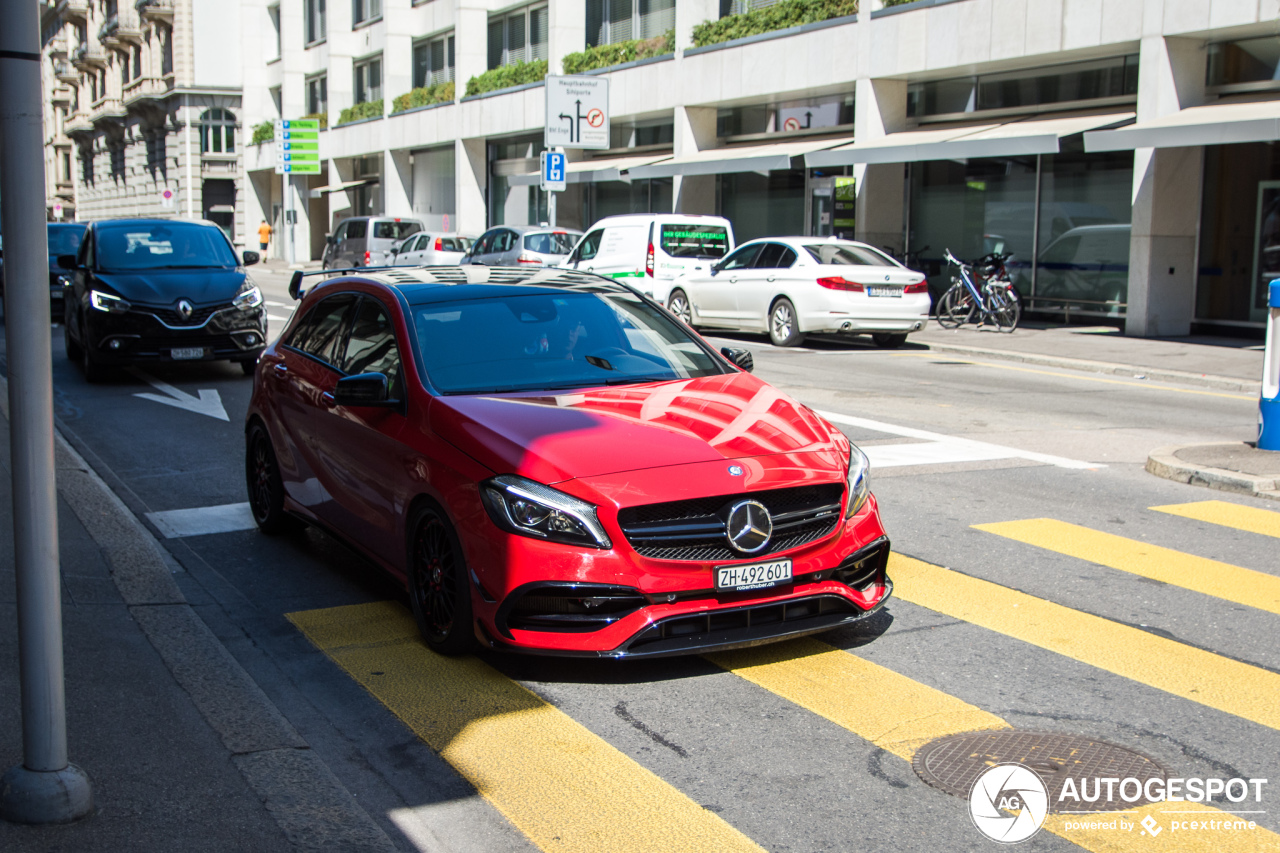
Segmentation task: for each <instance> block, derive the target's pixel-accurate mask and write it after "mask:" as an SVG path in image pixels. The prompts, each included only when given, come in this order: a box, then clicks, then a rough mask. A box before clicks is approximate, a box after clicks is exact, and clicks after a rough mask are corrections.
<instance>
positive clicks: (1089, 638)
mask: <svg viewBox="0 0 1280 853" xmlns="http://www.w3.org/2000/svg"><path fill="white" fill-rule="evenodd" d="M889 574H890V576H891V577H892V578H893V581H894V594H895V595H897V596H898V597H899V598H901V599H902V600H903V601H908V602H911V603H912V604H918V605H920V606H921V607H927V608H928V609H930V610H933V611H936V612H938V613H942V614H945V615H947V616H951V617H952V618H955V619H962V620H964V621H965V622H969V623H971V624H973V625H977V626H978V627H980V628H986V629H988V630H991V631H995V632H996V633H998V634H1004V635H1005V636H1007V637H1013V638H1014V639H1017V640H1022V641H1023V642H1026V643H1030V644H1031V645H1033V646H1039V647H1040V648H1042V649H1047V650H1048V651H1051V652H1056V653H1057V654H1060V655H1064V656H1065V657H1069V658H1072V659H1073V660H1077V661H1080V662H1081V663H1086V664H1088V665H1090V666H1095V667H1098V668H1099V669H1103V670H1106V671H1107V672H1111V673H1114V674H1116V675H1119V676H1123V677H1124V678H1128V679H1131V680H1133V681H1136V682H1138V683H1139V684H1146V685H1148V686H1150V687H1154V688H1156V689H1157V690H1163V691H1165V692H1166V693H1171V694H1173V695H1174V696H1178V697H1180V698H1183V699H1189V700H1190V701H1192V702H1196V703H1198V704H1201V705H1205V706H1207V707H1209V708H1214V709H1216V710H1219V711H1222V712H1224V713H1227V714H1233V715H1235V716H1237V717H1240V718H1242V719H1245V720H1249V721H1250V722H1254V723H1257V724H1259V725H1262V726H1267V727H1268V728H1272V729H1280V702H1277V701H1276V697H1277V696H1280V675H1277V674H1276V673H1273V672H1268V671H1267V670H1265V669H1259V668H1258V667H1255V666H1250V665H1248V664H1245V663H1240V662H1239V661H1234V660H1231V659H1230V658H1226V657H1222V656H1221V655H1216V654H1213V653H1212V652H1206V651H1203V650H1201V649H1197V648H1195V647H1193V646H1188V645H1186V644H1184V643H1179V642H1177V641H1176V640H1169V639H1165V638H1164V637H1160V636H1157V635H1155V634H1151V633H1148V632H1147V631H1143V630H1141V629H1139V628H1130V627H1129V626H1127V625H1121V624H1119V623H1118V622H1112V621H1111V620H1109V619H1103V618H1102V617H1101V616H1093V615H1091V614H1088V613H1081V612H1080V611H1078V610H1072V609H1071V608H1069V607H1065V606H1063V605H1061V604H1055V603H1053V602H1051V601H1046V600H1044V599H1042V598H1036V597H1035V596H1033V595H1028V594H1027V593H1025V592H1019V591H1017V590H1014V589H1009V588H1008V587H1004V586H1000V585H999V584H995V583H991V582H990V581H985V580H982V579H981V578H975V577H970V576H969V575H964V574H961V573H960V572H954V571H951V570H950V569H945V568H942V567H941V566H935V565H932V564H931V563H926V562H923V561H921V560H916V559H913V558H911V557H904V556H902V555H901V554H891V555H890V556H889Z"/></svg>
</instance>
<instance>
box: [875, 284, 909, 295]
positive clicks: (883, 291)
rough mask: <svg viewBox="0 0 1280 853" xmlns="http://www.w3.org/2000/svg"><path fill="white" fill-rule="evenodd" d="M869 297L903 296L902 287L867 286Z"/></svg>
mask: <svg viewBox="0 0 1280 853" xmlns="http://www.w3.org/2000/svg"><path fill="white" fill-rule="evenodd" d="M867 296H902V288H901V287H883V286H881V287H877V286H876V285H874V284H872V285H868V286H867Z"/></svg>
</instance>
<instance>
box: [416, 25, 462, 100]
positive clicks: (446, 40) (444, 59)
mask: <svg viewBox="0 0 1280 853" xmlns="http://www.w3.org/2000/svg"><path fill="white" fill-rule="evenodd" d="M452 79H453V36H452V35H449V36H441V37H439V38H434V39H429V40H425V41H421V42H419V43H418V44H416V45H414V47H413V87H414V88H415V89H420V88H422V87H423V86H434V85H436V84H437V83H448V82H449V81H451V80H452Z"/></svg>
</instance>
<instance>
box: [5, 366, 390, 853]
mask: <svg viewBox="0 0 1280 853" xmlns="http://www.w3.org/2000/svg"><path fill="white" fill-rule="evenodd" d="M7 398H8V387H7V384H6V383H5V381H4V379H3V378H0V414H2V415H4V417H3V418H0V772H2V770H4V769H8V768H9V767H11V766H13V765H15V764H18V763H20V762H21V760H22V726H21V712H20V708H21V706H20V694H19V683H20V681H19V673H18V636H17V605H16V602H15V599H16V595H15V574H14V563H13V523H12V518H13V511H12V474H11V469H10V467H9V422H8V419H7V416H8V407H7ZM56 451H57V469H58V471H57V477H58V522H59V530H58V544H59V549H60V552H61V566H62V591H63V636H64V638H65V639H64V646H65V651H64V658H65V662H66V664H65V668H66V695H67V711H68V713H67V717H68V720H67V728H68V745H69V758H70V760H71V761H72V763H74V764H76V765H77V766H79V767H80V768H81V769H83V770H84V771H85V772H86V773H87V774H88V775H89V778H90V780H91V783H92V786H93V796H94V805H95V809H94V812H93V814H91V815H90V816H89V817H87V818H85V819H84V820H81V821H79V822H77V823H74V824H69V825H64V826H42V827H41V826H21V825H16V824H11V823H7V822H5V821H2V820H0V850H4V851H6V853H37V851H39V853H44V851H51V850H75V851H78V853H84V852H85V851H103V853H118V851H124V850H128V851H157V853H171V851H179V850H180V851H184V853H186V851H205V850H207V851H211V853H212V851H218V853H221V851H256V850H272V851H276V850H340V851H390V850H393V849H395V848H394V846H393V844H392V842H391V841H390V839H388V838H387V836H386V835H385V834H384V833H383V832H382V830H381V829H380V828H379V827H378V826H377V825H376V824H375V823H374V822H373V821H372V819H371V818H370V817H369V816H368V815H367V814H366V813H365V812H364V811H362V810H361V809H360V808H359V806H358V805H357V804H356V802H355V801H354V800H353V799H352V797H351V795H350V794H349V793H348V792H347V791H346V789H345V788H343V786H342V785H341V783H340V782H339V781H338V779H337V778H336V777H335V776H334V775H333V774H332V772H331V771H330V770H329V769H328V767H326V766H325V765H324V763H323V762H322V761H321V760H320V759H319V758H318V757H317V756H316V755H315V753H314V752H312V751H311V750H310V749H309V748H308V745H307V743H306V742H305V741H304V740H303V739H302V737H301V736H300V735H299V734H298V733H297V732H296V731H295V730H294V728H293V726H292V725H290V723H289V722H288V721H287V720H285V719H284V717H283V716H281V715H280V713H279V711H278V710H277V709H276V708H275V706H274V705H272V704H271V702H270V700H269V699H267V697H266V696H265V695H264V694H263V693H262V691H261V689H260V688H259V687H258V686H257V685H256V684H255V683H254V682H253V681H252V679H250V678H249V676H248V674H247V673H245V671H244V670H243V669H242V668H241V667H240V665H239V664H238V663H237V662H236V660H235V658H233V657H232V656H231V654H230V653H229V652H228V651H227V650H226V648H225V647H224V646H223V645H222V643H221V642H220V641H219V640H218V638H217V637H216V636H215V635H214V634H213V633H212V631H210V630H209V628H208V627H207V626H206V625H205V624H204V622H203V621H202V620H201V619H200V617H199V616H198V615H196V614H195V612H194V611H193V610H192V609H191V607H190V606H189V605H188V604H187V602H186V600H185V599H184V598H183V596H182V593H181V591H180V590H179V589H178V586H177V584H176V583H175V582H174V579H173V577H172V574H171V571H170V565H174V566H176V564H175V563H172V560H171V558H168V555H167V554H166V553H165V552H164V551H163V549H161V548H160V547H159V545H158V544H157V543H156V542H155V540H154V539H153V538H152V537H151V535H150V533H148V532H147V530H146V528H145V527H143V526H142V525H141V524H140V523H139V522H138V521H137V519H136V518H134V516H133V515H132V514H131V513H130V512H129V511H128V509H127V508H126V507H125V506H124V505H123V504H122V503H120V501H119V500H118V499H117V498H116V497H115V495H114V494H112V493H111V492H110V490H109V489H108V488H107V487H106V485H105V484H104V483H103V482H102V481H101V480H100V479H99V478H98V477H97V476H96V474H94V473H93V472H92V471H91V470H90V469H89V467H88V465H87V464H86V463H85V462H84V460H83V459H81V458H80V457H79V456H78V455H77V454H76V453H75V452H74V451H73V450H72V449H71V448H70V446H69V445H67V444H66V442H64V441H62V440H61V438H60V437H59V438H57V441H56Z"/></svg>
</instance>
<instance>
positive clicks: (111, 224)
mask: <svg viewBox="0 0 1280 853" xmlns="http://www.w3.org/2000/svg"><path fill="white" fill-rule="evenodd" d="M58 261H59V263H61V264H62V265H63V266H65V267H69V268H72V273H71V278H72V285H71V288H70V289H69V290H68V291H67V298H66V300H65V302H66V305H65V315H64V316H65V320H66V325H67V329H66V343H67V357H68V358H70V359H72V360H73V361H79V362H81V364H82V365H83V366H84V373H85V378H86V379H88V380H89V381H90V382H94V381H97V380H98V379H100V378H101V376H102V373H103V370H104V368H105V367H106V366H107V365H123V364H133V363H137V362H171V361H214V360H230V361H236V362H239V363H240V366H241V368H242V369H243V370H244V372H245V374H246V375H249V374H252V373H253V367H254V364H255V363H256V362H257V360H258V356H259V355H260V354H261V353H262V350H263V348H264V347H265V346H266V341H267V315H266V311H265V310H264V309H263V307H262V292H261V291H259V290H258V288H257V287H255V286H254V284H253V281H252V280H251V279H250V278H249V277H248V275H247V274H246V273H245V270H244V267H245V266H248V265H250V264H256V263H257V262H258V253H257V252H245V253H244V255H243V258H237V257H236V253H235V250H234V249H233V248H232V247H231V243H230V242H228V240H227V238H226V235H225V234H223V232H222V230H221V229H220V228H218V226H217V225H214V224H213V223H212V222H203V221H200V222H197V221H182V220H170V219H158V220H152V219H116V220H106V221H102V222H94V223H91V224H90V225H89V227H88V230H87V231H86V232H85V236H84V242H83V243H82V244H81V246H80V252H79V254H78V255H77V256H74V257H73V256H71V255H65V256H63V257H61V258H59V259H58ZM242 261H243V263H242Z"/></svg>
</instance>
